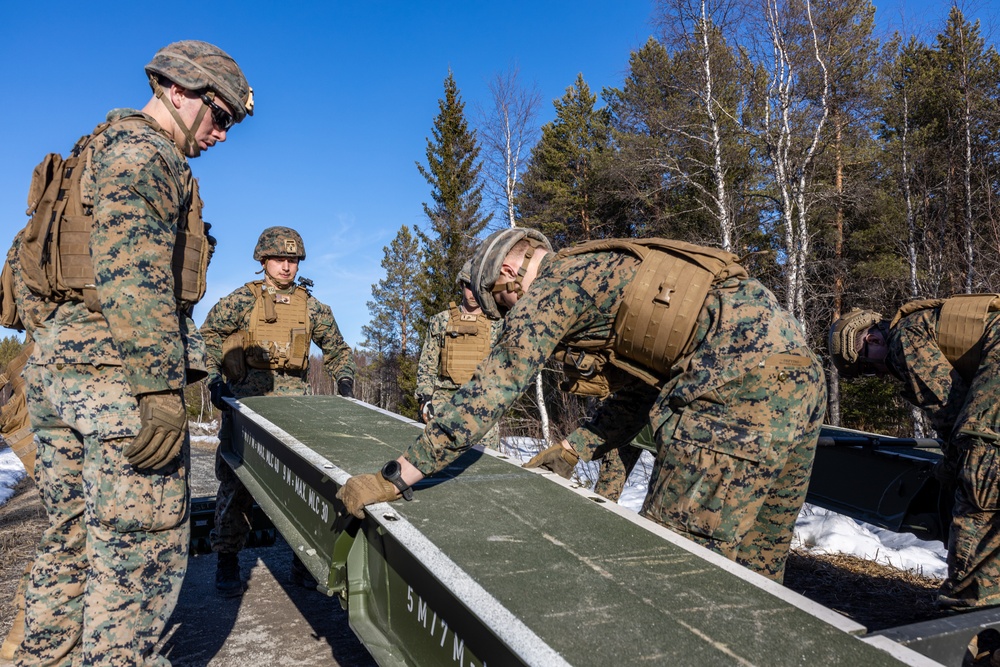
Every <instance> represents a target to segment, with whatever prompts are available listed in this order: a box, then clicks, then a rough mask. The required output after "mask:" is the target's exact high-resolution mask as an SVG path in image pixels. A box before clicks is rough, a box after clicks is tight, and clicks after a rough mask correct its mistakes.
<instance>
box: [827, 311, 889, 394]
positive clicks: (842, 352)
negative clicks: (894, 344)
mask: <svg viewBox="0 0 1000 667" xmlns="http://www.w3.org/2000/svg"><path fill="white" fill-rule="evenodd" d="M873 326H877V327H878V329H879V330H880V331H881V333H882V337H883V338H885V339H888V337H889V327H888V323H887V322H885V321H884V320H883V318H882V315H881V314H879V313H876V312H875V311H874V310H863V309H861V308H854V309H853V310H851V311H849V312H847V313H845V314H843V315H841V316H840V319H838V320H837V321H836V322H834V323H833V325H832V326H831V327H830V332H829V336H828V337H827V345H828V348H829V350H830V359H831V360H832V361H833V365H834V366H835V367H836V368H837V370H838V371H839V372H840V375H841V376H842V377H845V378H853V377H858V376H859V375H863V374H865V373H866V372H870V371H871V361H870V360H869V359H868V357H866V356H864V355H863V354H861V353H862V351H863V350H862V347H863V346H862V345H861V341H862V338H863V337H864V335H865V334H867V333H868V330H869V329H871V328H872V327H873Z"/></svg>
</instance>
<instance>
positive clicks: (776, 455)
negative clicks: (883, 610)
mask: <svg viewBox="0 0 1000 667" xmlns="http://www.w3.org/2000/svg"><path fill="white" fill-rule="evenodd" d="M497 234H511V235H513V237H512V239H513V238H517V236H516V235H518V234H521V235H522V236H524V235H528V236H531V235H534V236H536V237H540V238H541V239H544V237H542V236H541V235H540V234H538V233H537V232H532V230H505V231H504V232H498V233H497ZM495 236H496V235H494V236H491V237H490V238H489V239H487V240H486V241H485V242H484V243H483V245H482V246H481V247H480V251H477V254H476V258H474V260H473V271H472V276H473V283H474V285H476V286H477V296H479V295H483V294H485V296H480V298H479V301H480V303H484V301H485V299H486V298H490V297H489V295H491V294H492V295H493V298H495V302H496V304H495V305H503V306H508V307H509V308H510V310H509V312H508V313H507V314H506V317H505V327H504V331H503V333H502V335H501V338H500V341H499V343H498V344H497V345H496V346H495V347H494V348H493V351H492V352H491V354H490V356H489V357H488V358H487V360H486V361H485V362H484V363H483V365H482V366H481V367H480V373H479V374H478V375H477V378H476V379H475V380H474V381H472V382H469V383H467V384H465V385H463V386H462V387H461V388H460V389H459V390H458V391H457V392H456V393H455V396H454V398H453V399H452V401H451V402H450V403H449V404H447V405H445V406H442V408H441V410H440V412H439V413H438V414H437V415H435V418H434V420H433V421H432V422H431V423H430V424H428V425H427V428H426V429H425V430H424V432H423V433H422V434H421V435H420V436H419V437H418V439H417V441H416V442H415V443H414V444H413V445H411V446H410V448H409V449H408V450H407V451H406V453H405V454H404V456H402V457H400V459H398V462H399V464H400V468H401V469H402V473H401V480H398V481H397V482H396V483H393V484H389V485H386V484H385V481H386V480H388V478H387V477H386V475H385V472H386V469H383V472H381V473H378V474H376V475H360V476H355V477H354V478H352V479H351V480H349V481H348V483H347V484H346V485H345V486H344V487H343V488H342V489H341V491H340V492H339V496H340V497H341V499H342V500H344V502H345V506H346V507H347V509H348V511H350V512H352V513H357V512H358V511H360V509H359V506H363V505H365V504H368V503H370V502H375V501H385V500H394V499H395V498H396V497H397V496H396V495H395V494H392V493H390V492H391V491H393V490H394V487H395V488H398V487H399V486H401V485H402V486H405V485H407V484H413V483H414V482H415V481H417V480H419V479H420V478H421V477H422V476H425V475H432V474H434V473H436V472H438V471H440V470H442V469H443V468H445V467H446V466H447V465H448V464H449V463H451V462H452V461H454V460H455V459H456V458H457V457H458V456H460V455H461V454H462V453H463V452H464V451H465V450H466V449H467V448H468V446H469V444H470V443H473V442H475V441H476V439H477V438H478V437H479V435H480V434H482V433H484V432H485V431H486V430H488V429H489V428H491V427H492V426H493V424H495V423H496V421H497V420H498V419H499V418H500V417H501V415H503V413H504V411H505V410H507V409H508V408H509V407H510V406H511V405H512V404H513V403H514V401H515V400H516V399H517V398H518V397H519V396H520V395H521V394H522V392H524V391H525V389H526V388H527V386H528V384H529V382H530V380H531V378H532V377H533V376H534V374H535V373H537V372H538V370H539V369H540V368H541V367H542V366H543V365H544V364H545V362H546V361H547V360H548V359H549V357H550V356H552V355H553V353H554V352H556V348H557V345H560V344H563V345H567V344H568V345H573V344H579V343H583V342H585V341H605V340H607V339H608V338H609V336H610V334H611V333H612V331H613V325H614V322H615V316H616V314H617V312H618V309H619V306H620V305H621V302H622V298H623V293H624V290H625V288H626V287H627V286H628V285H629V283H630V282H631V281H632V279H633V277H634V276H635V274H636V271H637V268H638V266H639V261H638V260H637V259H636V258H635V257H634V256H633V255H632V254H629V253H627V252H617V251H597V252H588V253H585V254H578V255H563V254H559V255H553V254H552V253H549V252H545V251H544V249H543V248H538V249H536V250H535V251H534V252H533V254H532V256H531V259H530V260H529V259H527V258H525V259H523V260H522V261H517V260H518V258H517V257H516V255H515V254H514V253H511V254H507V252H504V254H502V255H500V257H504V256H505V257H506V259H505V260H504V264H503V267H502V268H501V267H500V266H495V268H494V269H493V270H490V269H489V265H490V263H491V260H490V253H491V247H493V245H494V244H495V243H496V244H497V245H499V247H501V248H503V247H505V244H504V243H503V242H502V239H496V238H495ZM545 245H547V241H545ZM506 247H510V246H509V245H506ZM494 252H495V251H494ZM481 253H482V254H481ZM539 256H540V257H541V259H540V260H539V259H536V258H537V257H539ZM498 272H499V277H498V276H497V273H498ZM532 272H535V273H534V275H533V276H532ZM521 275H523V276H525V277H524V278H523V280H524V281H526V282H527V285H526V286H525V287H524V288H523V293H520V294H519V293H518V291H517V290H518V289H520V287H519V283H520V282H521V279H516V280H515V278H516V277H517V276H521ZM483 308H484V310H487V312H488V308H487V306H486V305H484V306H483ZM665 375H666V377H663V378H662V379H661V381H660V383H659V384H658V385H657V386H651V385H649V384H645V383H643V382H639V381H635V380H629V379H627V378H626V379H621V380H620V382H621V384H620V386H619V387H618V390H617V391H616V392H615V393H614V394H612V395H611V396H610V397H609V398H608V399H607V400H605V401H604V402H603V404H602V405H601V407H600V409H599V411H598V412H597V414H596V415H595V417H594V419H593V420H592V421H591V422H590V423H588V424H586V425H584V426H581V427H580V428H578V429H577V430H576V431H574V432H573V433H572V434H571V435H570V436H569V438H568V439H567V440H568V444H569V445H572V447H573V448H574V449H575V450H576V452H579V453H580V456H581V457H582V458H583V459H584V460H592V459H597V458H600V457H601V456H602V455H603V454H604V453H605V452H606V451H610V450H614V449H618V448H619V447H622V446H623V445H626V444H627V443H629V442H630V441H631V440H632V439H633V438H634V437H635V436H636V434H637V433H639V431H640V430H641V429H642V428H643V427H644V426H645V425H646V424H647V423H648V424H649V425H650V426H651V427H652V429H653V431H654V433H655V438H656V443H657V447H658V452H657V455H656V466H655V468H654V470H653V473H652V476H651V479H650V482H649V493H648V495H647V497H646V501H645V503H644V505H643V508H642V515H643V516H645V517H647V518H649V519H652V520H654V521H656V522H658V523H660V524H663V525H665V526H667V527H668V528H671V529H673V530H674V531H676V532H679V533H681V534H682V535H684V536H686V537H688V538H690V539H692V540H694V541H696V542H698V543H700V544H703V545H705V546H707V547H708V548H710V549H712V550H714V551H717V552H719V553H721V554H723V555H725V556H726V557H728V558H731V559H733V560H735V561H736V562H738V563H741V564H742V565H745V566H746V567H748V568H751V569H753V570H755V571H757V572H760V573H761V574H763V575H765V576H768V577H770V578H772V579H775V580H779V581H780V580H781V579H782V576H783V573H784V563H785V558H786V556H787V552H788V548H789V544H790V542H791V537H792V530H793V527H794V522H795V518H796V516H797V515H798V511H799V509H800V507H801V505H802V503H803V501H804V500H805V494H806V488H807V485H808V479H809V474H810V471H811V468H812V462H813V456H814V453H815V446H816V442H817V439H818V437H819V429H820V425H821V423H822V420H823V416H824V412H825V402H826V388H825V383H824V380H823V370H822V366H821V365H820V363H819V360H818V359H816V357H815V356H814V355H813V354H812V352H810V350H809V349H808V348H807V347H806V342H805V340H804V337H803V335H802V333H801V331H800V329H799V325H798V323H797V322H796V321H795V319H794V318H793V317H792V316H791V315H789V314H788V313H786V312H785V311H784V310H782V309H781V308H780V307H779V305H778V304H777V302H776V300H775V298H774V295H773V294H771V292H770V291H768V290H767V289H766V288H765V287H764V286H763V285H761V284H760V283H759V282H757V281H756V280H753V279H749V278H729V279H725V280H723V281H721V282H716V283H715V284H713V285H712V288H711V290H710V291H709V293H708V296H707V298H706V299H705V300H704V304H703V306H702V308H701V310H700V312H699V313H698V315H697V323H696V326H695V329H694V334H693V339H692V340H691V342H690V344H689V345H688V347H687V348H686V349H685V350H684V354H683V356H682V357H681V358H680V359H678V360H677V361H676V362H675V363H674V365H673V367H672V368H671V369H670V371H669V373H667V374H665ZM629 377H631V376H629ZM556 447H559V445H556ZM550 449H551V448H550ZM563 451H570V452H571V451H572V450H565V449H563ZM543 454H544V453H543ZM562 458H564V459H565V458H567V457H565V456H563V457H562ZM570 458H571V461H572V463H575V460H576V455H575V454H572V455H571V457H570ZM546 463H550V462H546ZM411 466H412V467H413V468H415V470H411V469H410V467H411ZM555 469H557V470H558V468H557V467H556V468H555ZM569 469H570V471H571V469H572V468H569ZM565 474H568V472H567V473H565ZM388 481H392V480H388Z"/></svg>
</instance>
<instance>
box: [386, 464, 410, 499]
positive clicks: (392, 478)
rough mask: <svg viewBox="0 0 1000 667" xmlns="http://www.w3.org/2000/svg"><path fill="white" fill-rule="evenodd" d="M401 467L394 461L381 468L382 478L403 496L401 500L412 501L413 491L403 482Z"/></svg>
mask: <svg viewBox="0 0 1000 667" xmlns="http://www.w3.org/2000/svg"><path fill="white" fill-rule="evenodd" d="M401 472H402V467H401V466H400V465H399V461H396V460H395V459H394V460H392V461H389V462H388V463H386V464H385V465H384V466H382V476H383V477H385V479H386V480H387V481H389V482H392V485H393V486H395V487H396V488H397V489H399V492H400V493H402V494H403V500H413V489H412V488H411V487H410V485H409V484H407V483H406V482H404V481H403V476H402V475H401V474H400V473H401Z"/></svg>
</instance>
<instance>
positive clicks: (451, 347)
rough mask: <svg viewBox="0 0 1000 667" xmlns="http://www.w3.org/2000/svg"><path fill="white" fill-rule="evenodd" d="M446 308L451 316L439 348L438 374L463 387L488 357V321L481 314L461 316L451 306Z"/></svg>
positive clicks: (453, 305)
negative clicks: (442, 343) (439, 364)
mask: <svg viewBox="0 0 1000 667" xmlns="http://www.w3.org/2000/svg"><path fill="white" fill-rule="evenodd" d="M449 308H450V310H451V316H450V319H449V320H448V325H447V326H446V327H445V331H444V345H443V346H442V347H441V374H442V375H443V376H444V377H447V378H448V379H450V380H451V381H452V382H454V383H455V384H465V383H466V382H468V381H469V380H471V379H472V376H473V375H474V374H475V372H476V369H477V368H479V363H480V362H481V361H482V360H483V359H485V358H486V357H487V355H489V353H490V326H491V325H490V320H489V318H487V317H486V316H485V315H482V314H478V315H473V314H470V313H463V312H462V311H461V309H459V307H458V306H456V305H455V304H454V303H450V304H449Z"/></svg>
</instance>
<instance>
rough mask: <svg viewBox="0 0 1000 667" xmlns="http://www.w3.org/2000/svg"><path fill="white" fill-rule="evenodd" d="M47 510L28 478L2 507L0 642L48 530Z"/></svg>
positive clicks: (0, 533) (0, 514)
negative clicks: (20, 584)
mask: <svg viewBox="0 0 1000 667" xmlns="http://www.w3.org/2000/svg"><path fill="white" fill-rule="evenodd" d="M45 525H46V520H45V510H44V509H43V508H42V501H41V498H39V496H38V489H37V488H36V487H35V483H34V482H33V481H32V480H31V479H29V478H25V479H23V480H21V482H20V483H19V484H18V485H17V486H16V487H14V496H13V497H12V498H11V499H10V500H9V501H8V502H7V503H6V504H5V505H4V506H3V507H0V638H3V637H6V636H7V631H8V630H10V624H11V622H12V621H13V620H14V614H15V613H16V608H15V607H14V605H13V604H11V601H12V600H13V599H14V593H15V592H16V591H17V584H18V582H19V581H20V580H21V575H22V574H23V573H24V568H25V567H27V565H28V563H30V562H31V561H32V559H33V558H34V556H35V547H36V546H37V545H38V540H39V538H40V537H41V534H42V530H44V529H45Z"/></svg>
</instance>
